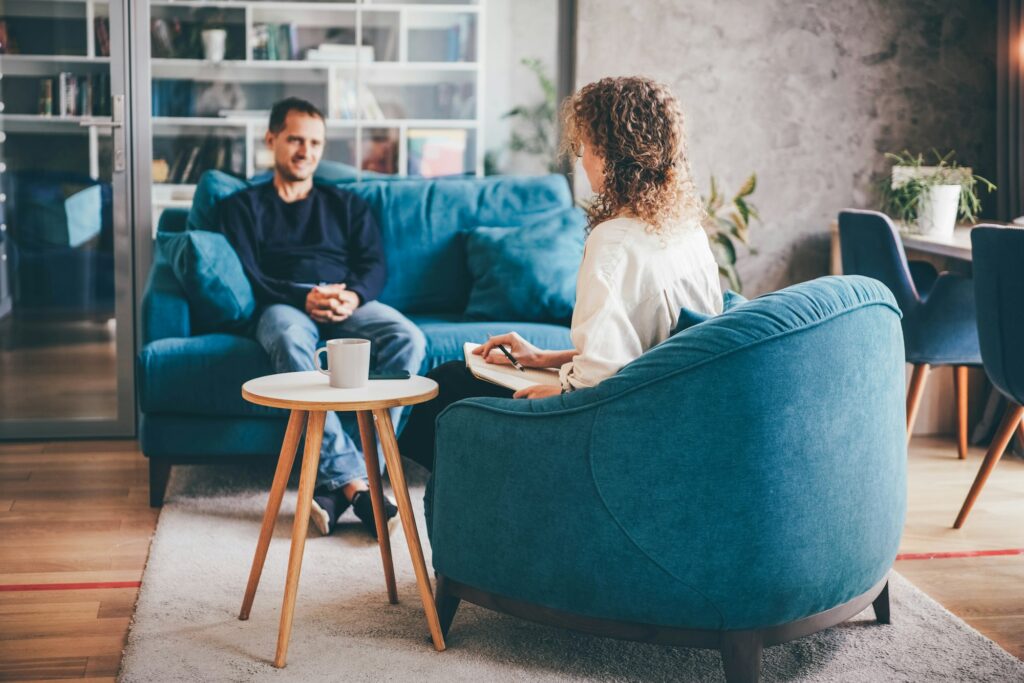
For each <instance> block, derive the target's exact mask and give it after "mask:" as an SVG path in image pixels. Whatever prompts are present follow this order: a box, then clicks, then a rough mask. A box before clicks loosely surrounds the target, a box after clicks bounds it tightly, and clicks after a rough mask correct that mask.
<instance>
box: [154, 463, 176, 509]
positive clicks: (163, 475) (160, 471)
mask: <svg viewBox="0 0 1024 683" xmlns="http://www.w3.org/2000/svg"><path fill="white" fill-rule="evenodd" d="M170 478H171V463H170V462H169V461H167V460H162V459H160V458H150V459H149V507H151V508H158V507H161V506H162V505H163V504H164V494H165V493H167V482H168V480H170Z"/></svg>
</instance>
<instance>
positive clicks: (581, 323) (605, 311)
mask: <svg viewBox="0 0 1024 683" xmlns="http://www.w3.org/2000/svg"><path fill="white" fill-rule="evenodd" d="M683 306H685V307H686V308H689V309H692V310H694V311H698V312H701V313H708V314H717V313H721V311H722V289H721V284H720V283H719V279H718V265H717V264H716V263H715V259H714V256H712V254H711V246H710V245H709V244H708V238H707V235H706V234H705V233H704V230H703V229H701V228H700V226H698V225H697V224H696V223H692V224H688V225H686V226H681V227H680V228H677V229H676V230H675V231H674V232H671V233H668V234H666V235H664V236H662V235H659V234H657V233H652V232H648V230H647V226H646V224H645V223H644V222H643V221H641V220H639V219H637V218H629V217H624V218H614V219H612V220H609V221H605V222H604V223H601V224H600V225H597V226H596V227H595V228H594V229H593V230H592V231H591V232H590V235H589V236H588V237H587V243H586V247H585V249H584V252H583V262H582V263H581V264H580V271H579V275H578V276H577V277H576V307H575V308H574V309H573V312H572V326H571V331H570V335H571V337H572V342H573V346H574V347H575V348H576V351H577V353H576V355H575V356H573V359H572V360H571V361H570V362H568V363H566V364H565V365H563V366H562V368H561V370H560V373H559V375H560V377H561V380H562V389H563V390H565V391H572V390H574V389H583V388H585V387H592V386H594V385H596V384H598V383H599V382H601V380H603V379H605V378H607V377H610V376H612V375H614V374H615V373H616V372H618V371H619V369H620V368H622V366H624V365H626V364H627V363H629V362H631V361H633V360H635V359H637V358H639V357H640V354H642V353H643V352H644V351H646V350H647V349H649V348H651V347H652V346H654V345H655V344H658V343H660V342H662V341H664V340H665V339H667V338H668V336H669V332H671V331H672V330H673V329H674V328H675V326H676V324H677V323H678V322H679V309H680V308H681V307H683Z"/></svg>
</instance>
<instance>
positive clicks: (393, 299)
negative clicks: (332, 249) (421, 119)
mask: <svg viewBox="0 0 1024 683" xmlns="http://www.w3.org/2000/svg"><path fill="white" fill-rule="evenodd" d="M341 187H343V188H344V189H346V190H349V191H351V192H353V193H355V194H357V195H359V196H360V197H361V198H363V199H365V200H366V201H367V202H368V203H369V204H370V206H371V207H372V209H373V213H374V215H375V216H376V217H377V221H378V223H379V225H380V228H381V236H382V240H383V243H384V248H385V252H386V255H387V262H388V281H387V285H386V286H385V287H384V291H383V292H382V293H381V295H380V300H381V301H382V302H384V303H386V304H388V305H390V306H394V307H395V308H397V309H398V310H400V311H403V312H405V313H461V312H462V311H463V310H464V309H465V307H466V300H467V298H468V296H469V289H470V284H471V282H470V277H469V270H468V268H467V266H466V242H465V237H466V233H468V232H470V231H471V230H473V229H475V228H477V227H481V226H490V227H498V226H509V227H512V226H517V227H518V226H523V227H525V226H531V225H539V224H541V223H545V224H546V223H549V222H553V221H557V220H560V218H561V215H562V214H564V213H566V212H578V210H577V209H574V208H573V205H572V196H571V194H570V192H569V184H568V182H567V181H566V179H565V177H564V176H560V175H548V176H509V177H492V178H483V179H475V178H467V179H463V178H457V179H456V178H451V179H441V180H422V179H420V180H391V181H370V182H360V183H348V184H345V185H342V186H341ZM580 225H581V226H582V216H581V217H580ZM538 258H539V259H540V258H542V255H540V254H539V255H538Z"/></svg>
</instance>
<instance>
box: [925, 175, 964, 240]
mask: <svg viewBox="0 0 1024 683" xmlns="http://www.w3.org/2000/svg"><path fill="white" fill-rule="evenodd" d="M959 208H960V186H959V185H933V186H932V187H930V188H928V191H927V192H925V193H924V194H923V195H921V199H920V201H919V202H918V205H917V231H918V232H919V233H920V234H922V235H927V236H928V237H937V238H940V239H941V238H947V239H948V238H951V237H952V236H953V229H954V228H955V227H956V214H957V210H958V209H959Z"/></svg>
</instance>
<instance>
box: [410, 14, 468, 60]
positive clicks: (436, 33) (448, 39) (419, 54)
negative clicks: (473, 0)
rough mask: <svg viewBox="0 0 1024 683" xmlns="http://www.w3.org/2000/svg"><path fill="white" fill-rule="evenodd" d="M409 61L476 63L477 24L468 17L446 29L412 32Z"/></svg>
mask: <svg viewBox="0 0 1024 683" xmlns="http://www.w3.org/2000/svg"><path fill="white" fill-rule="evenodd" d="M409 60H410V61H414V62H474V61H476V22H475V21H474V20H473V19H472V18H471V17H468V16H467V17H462V18H460V19H459V20H458V21H457V22H456V23H454V24H451V25H450V26H448V27H445V28H419V29H414V30H410V31H409Z"/></svg>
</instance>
